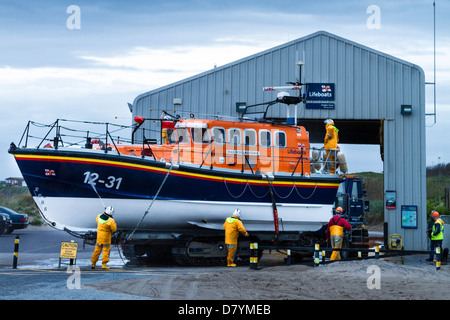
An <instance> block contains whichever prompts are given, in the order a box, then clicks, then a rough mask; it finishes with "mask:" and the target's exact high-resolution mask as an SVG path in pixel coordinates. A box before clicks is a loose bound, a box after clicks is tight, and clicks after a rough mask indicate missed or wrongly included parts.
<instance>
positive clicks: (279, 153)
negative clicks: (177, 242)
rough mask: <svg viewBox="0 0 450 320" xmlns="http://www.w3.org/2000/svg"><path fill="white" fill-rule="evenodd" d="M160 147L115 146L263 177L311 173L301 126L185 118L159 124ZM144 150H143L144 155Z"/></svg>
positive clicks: (128, 151)
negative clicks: (274, 174)
mask: <svg viewBox="0 0 450 320" xmlns="http://www.w3.org/2000/svg"><path fill="white" fill-rule="evenodd" d="M161 137H162V139H163V143H162V144H161V145H156V144H142V145H117V148H118V150H119V151H120V153H122V154H128V155H135V156H142V152H144V155H145V156H153V157H154V158H156V160H158V161H166V162H169V161H173V162H177V163H191V164H194V165H199V166H202V167H203V166H204V167H212V168H223V169H235V170H240V171H253V172H258V171H259V172H264V173H268V172H271V173H280V172H286V173H292V172H294V170H295V173H299V174H308V175H309V174H310V166H309V138H308V133H307V132H306V130H305V128H304V127H300V126H287V125H281V124H273V123H259V122H246V121H224V120H201V119H185V120H178V121H176V122H173V123H172V124H170V121H169V122H166V124H165V125H163V126H162V134H161ZM142 150H144V151H142Z"/></svg>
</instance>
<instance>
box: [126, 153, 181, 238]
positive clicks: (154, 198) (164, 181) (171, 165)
mask: <svg viewBox="0 0 450 320" xmlns="http://www.w3.org/2000/svg"><path fill="white" fill-rule="evenodd" d="M172 167H173V162H172V163H171V164H170V168H169V171H167V174H166V176H165V177H164V180H163V182H162V183H161V185H160V186H159V189H158V191H157V192H156V194H155V196H154V197H153V199H152V202H151V203H150V205H149V206H148V208H147V210H145V212H144V215H143V216H142V218H141V220H140V221H139V222H138V224H137V225H136V228H135V229H134V230H133V232H131V234H130V235H129V236H128V239H127V240H131V239H132V238H133V235H134V233H135V232H136V230H137V229H138V228H139V226H140V224H141V223H142V221H143V220H144V218H145V216H146V215H147V214H148V212H149V211H150V208H151V207H152V206H153V203H154V202H155V200H156V198H157V197H158V195H159V192H160V191H161V189H162V187H163V186H164V184H165V183H166V180H167V178H168V177H169V174H170V171H172Z"/></svg>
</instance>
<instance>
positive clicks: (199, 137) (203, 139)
mask: <svg viewBox="0 0 450 320" xmlns="http://www.w3.org/2000/svg"><path fill="white" fill-rule="evenodd" d="M191 136H192V141H194V143H196V144H208V143H210V142H211V134H210V132H209V129H208V128H191Z"/></svg>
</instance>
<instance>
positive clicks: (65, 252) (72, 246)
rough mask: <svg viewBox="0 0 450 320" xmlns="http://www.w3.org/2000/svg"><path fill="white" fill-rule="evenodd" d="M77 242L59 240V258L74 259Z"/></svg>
mask: <svg viewBox="0 0 450 320" xmlns="http://www.w3.org/2000/svg"><path fill="white" fill-rule="evenodd" d="M77 250H78V243H76V242H61V252H60V254H59V257H60V258H65V259H76V258H77Z"/></svg>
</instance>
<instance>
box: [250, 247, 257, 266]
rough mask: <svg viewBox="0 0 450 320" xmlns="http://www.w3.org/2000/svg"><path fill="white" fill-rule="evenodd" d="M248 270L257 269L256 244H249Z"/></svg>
mask: <svg viewBox="0 0 450 320" xmlns="http://www.w3.org/2000/svg"><path fill="white" fill-rule="evenodd" d="M250 269H252V270H257V269H258V243H257V242H252V243H250Z"/></svg>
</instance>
